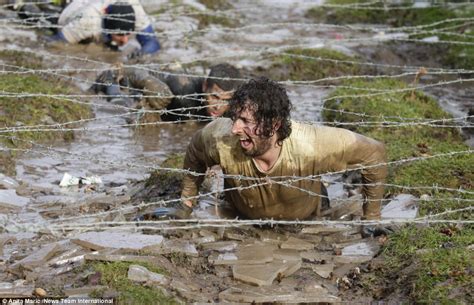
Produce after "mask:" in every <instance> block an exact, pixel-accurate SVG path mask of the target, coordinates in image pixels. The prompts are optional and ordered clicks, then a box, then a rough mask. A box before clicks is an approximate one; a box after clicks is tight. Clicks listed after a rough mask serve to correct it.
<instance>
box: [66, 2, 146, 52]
mask: <svg viewBox="0 0 474 305" xmlns="http://www.w3.org/2000/svg"><path fill="white" fill-rule="evenodd" d="M116 2H126V3H128V4H130V5H132V7H133V10H134V11H135V31H137V32H140V31H142V30H143V29H145V28H146V27H148V26H149V25H150V24H151V23H150V19H149V18H148V16H147V14H146V13H145V10H144V9H143V7H142V6H141V4H140V1H139V0H75V1H73V2H72V3H71V4H69V5H68V6H67V7H66V8H65V9H64V11H63V12H62V13H61V15H60V16H59V20H58V24H59V25H60V26H62V29H61V32H62V34H63V36H64V38H65V39H66V40H67V42H69V43H79V42H80V41H83V40H85V39H89V38H93V39H94V40H95V41H100V40H101V39H102V37H101V35H102V17H103V16H104V14H105V8H106V7H108V6H109V5H111V4H113V3H116Z"/></svg>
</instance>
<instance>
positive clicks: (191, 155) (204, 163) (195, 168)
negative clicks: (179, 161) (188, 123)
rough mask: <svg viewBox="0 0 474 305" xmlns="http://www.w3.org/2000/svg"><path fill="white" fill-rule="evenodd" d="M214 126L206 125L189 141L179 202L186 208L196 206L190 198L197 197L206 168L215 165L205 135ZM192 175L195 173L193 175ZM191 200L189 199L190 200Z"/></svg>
mask: <svg viewBox="0 0 474 305" xmlns="http://www.w3.org/2000/svg"><path fill="white" fill-rule="evenodd" d="M213 127H214V124H212V123H211V124H209V125H207V126H206V127H205V128H204V129H201V130H199V131H198V132H196V133H195V134H194V136H193V138H192V139H191V142H190V143H189V145H188V149H187V151H186V156H185V158H184V164H183V169H185V170H189V171H190V173H188V174H186V175H185V177H184V179H183V189H182V192H181V200H182V201H183V203H184V204H185V205H187V206H188V207H193V206H194V205H195V204H196V199H195V198H191V197H194V196H197V195H198V193H199V188H200V186H201V184H202V182H203V180H204V175H202V174H204V173H205V172H206V170H207V168H208V167H211V166H212V165H215V164H217V162H216V161H215V160H213V159H214V158H213V157H212V155H213V151H214V149H213V147H211V146H212V145H209V143H208V144H207V145H206V144H205V143H206V139H205V138H206V134H207V133H208V132H209V131H212V128H213ZM193 173H197V175H194V174H193ZM190 198H191V199H190Z"/></svg>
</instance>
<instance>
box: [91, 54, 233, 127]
mask: <svg viewBox="0 0 474 305" xmlns="http://www.w3.org/2000/svg"><path fill="white" fill-rule="evenodd" d="M240 78H241V74H240V71H239V70H238V69H237V68H236V67H234V66H233V65H231V64H228V63H220V64H216V65H213V66H211V68H210V71H209V74H208V76H207V77H195V76H188V75H185V74H184V73H168V72H161V71H160V72H149V71H146V70H143V69H140V68H123V69H122V68H118V69H115V70H108V71H105V72H103V73H101V74H100V75H99V77H98V78H97V79H96V81H95V83H94V85H93V86H92V87H91V90H92V91H94V92H95V93H104V94H106V95H107V98H108V100H109V101H110V102H111V103H114V104H120V105H122V106H131V105H132V104H133V101H132V100H131V99H130V98H128V97H127V95H133V96H135V97H138V99H139V100H140V107H141V108H144V109H145V110H152V111H157V110H158V111H159V110H166V111H163V112H162V114H159V113H155V116H153V117H152V118H149V119H147V120H146V121H158V120H160V119H161V120H164V121H181V120H188V119H197V120H201V119H203V120H206V121H207V120H208V118H209V117H221V116H224V115H226V112H227V110H228V109H229V105H228V101H229V100H230V98H231V97H232V93H233V92H234V90H235V89H236V88H237V87H238V86H239V85H240V83H241V80H240ZM127 91H128V94H127ZM139 96H142V98H139ZM171 96H174V97H173V98H171ZM149 117H150V116H149Z"/></svg>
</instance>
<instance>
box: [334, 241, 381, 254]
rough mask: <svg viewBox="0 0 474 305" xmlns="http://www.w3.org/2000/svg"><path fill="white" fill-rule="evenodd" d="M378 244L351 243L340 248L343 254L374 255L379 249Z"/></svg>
mask: <svg viewBox="0 0 474 305" xmlns="http://www.w3.org/2000/svg"><path fill="white" fill-rule="evenodd" d="M379 249H380V246H379V245H377V244H376V243H369V242H362V243H357V244H353V245H350V246H347V247H344V248H343V249H342V253H341V254H342V255H343V256H362V255H368V256H371V257H374V256H375V255H376V254H377V252H378V251H379Z"/></svg>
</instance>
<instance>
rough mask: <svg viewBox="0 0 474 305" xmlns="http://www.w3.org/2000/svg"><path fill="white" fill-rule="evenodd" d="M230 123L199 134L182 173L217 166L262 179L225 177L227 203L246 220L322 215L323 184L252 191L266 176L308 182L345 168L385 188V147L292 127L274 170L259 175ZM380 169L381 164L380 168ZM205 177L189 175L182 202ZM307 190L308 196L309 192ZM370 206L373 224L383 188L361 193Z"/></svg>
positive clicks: (344, 134) (341, 133)
mask: <svg viewBox="0 0 474 305" xmlns="http://www.w3.org/2000/svg"><path fill="white" fill-rule="evenodd" d="M231 128H232V121H231V120H230V119H218V120H216V121H214V122H212V123H210V124H208V125H207V126H206V127H205V128H203V129H202V130H200V131H198V132H197V133H196V134H195V135H194V136H193V139H192V141H191V143H190V144H189V146H188V150H187V153H186V157H185V161H184V168H185V169H189V170H191V171H196V172H199V173H204V172H205V171H206V169H207V168H208V167H210V166H212V165H216V164H219V165H220V166H221V168H222V170H223V172H224V174H226V175H241V176H242V177H253V178H261V180H258V181H257V180H247V179H245V178H244V179H232V178H225V182H224V185H225V188H240V189H236V190H230V191H226V193H225V194H226V199H227V200H228V201H229V202H231V203H232V204H233V205H234V206H235V207H236V208H237V210H238V211H239V212H240V213H241V214H242V215H243V216H245V217H248V218H252V219H255V218H274V219H307V218H308V217H310V216H311V215H312V214H315V215H318V214H319V209H320V197H318V196H315V195H314V193H316V194H320V190H321V182H320V180H319V179H318V178H319V177H315V178H316V179H298V181H297V182H293V183H291V185H290V186H286V185H283V184H278V183H275V182H274V183H271V184H264V185H258V186H252V187H250V186H251V185H252V184H255V183H262V182H265V179H266V177H269V178H271V179H272V180H275V181H282V182H285V179H281V178H278V177H281V176H286V177H287V178H286V180H287V179H288V176H291V177H307V176H311V175H320V174H324V173H328V172H338V171H343V170H346V169H355V168H359V167H366V168H364V169H362V171H361V173H362V177H363V178H362V179H363V183H365V184H373V183H378V182H380V183H383V182H384V179H385V177H386V174H387V169H386V165H385V164H384V163H385V149H384V145H383V144H382V143H380V142H377V141H375V140H373V139H370V138H367V137H365V136H362V135H360V134H356V133H354V132H351V131H349V130H346V129H341V128H333V127H323V126H314V125H307V124H301V123H296V122H292V132H291V135H290V136H289V137H288V138H287V139H285V140H284V141H283V144H282V149H281V153H280V156H279V157H278V160H277V161H276V163H275V165H274V166H273V167H272V168H271V169H270V170H269V171H268V172H264V171H262V170H260V169H259V168H258V167H257V166H256V163H255V162H254V160H253V159H252V158H251V157H248V156H246V155H245V154H244V153H243V150H242V148H241V146H240V142H239V138H238V137H237V136H234V135H232V133H231ZM378 164H382V165H380V166H377V165H378ZM202 180H203V177H202V176H199V177H196V176H193V175H187V176H186V177H185V179H184V182H183V191H182V194H181V195H182V198H183V199H186V198H188V197H192V196H195V195H197V194H198V190H199V187H200V185H201V183H202ZM304 190H307V191H309V192H306V191H304ZM363 193H364V195H365V196H366V199H367V203H365V204H364V214H365V216H366V217H367V218H369V219H376V218H379V217H380V199H381V198H382V195H383V186H382V185H377V186H375V185H366V186H365V187H364V188H363Z"/></svg>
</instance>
